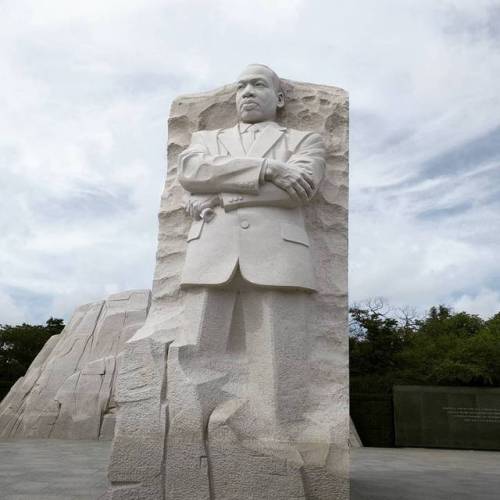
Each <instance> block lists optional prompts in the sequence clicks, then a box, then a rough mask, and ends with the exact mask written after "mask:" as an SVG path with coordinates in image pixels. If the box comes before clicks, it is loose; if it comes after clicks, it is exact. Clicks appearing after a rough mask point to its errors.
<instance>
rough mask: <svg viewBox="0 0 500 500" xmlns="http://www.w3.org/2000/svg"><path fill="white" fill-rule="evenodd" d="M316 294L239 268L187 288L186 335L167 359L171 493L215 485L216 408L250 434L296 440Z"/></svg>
mask: <svg viewBox="0 0 500 500" xmlns="http://www.w3.org/2000/svg"><path fill="white" fill-rule="evenodd" d="M310 298H311V294H309V293H307V292H304V291H290V290H284V289H273V288H269V287H259V286H255V285H253V284H251V283H249V282H247V281H245V280H244V279H243V277H242V276H241V274H240V272H239V270H237V272H236V274H235V276H234V278H233V279H232V280H231V282H230V283H229V284H228V285H225V286H224V287H192V288H190V289H188V290H186V292H185V310H184V319H185V325H184V328H183V334H184V337H183V338H180V339H178V340H177V341H176V342H174V343H173V344H172V345H171V346H170V349H169V355H168V364H167V369H168V373H167V381H168V382H167V388H168V389H167V401H168V415H169V432H168V436H169V437H168V443H167V461H168V462H169V464H168V466H167V471H168V472H169V476H170V477H167V485H166V486H167V499H168V498H176V497H178V498H184V497H183V496H182V495H194V496H191V497H190V498H193V499H195V498H198V496H197V494H196V493H195V492H196V491H203V490H204V489H205V487H208V481H209V479H208V478H209V472H208V470H207V471H206V473H205V472H204V464H205V465H206V468H207V469H208V462H209V460H208V457H209V455H210V450H209V447H210V442H211V441H210V435H209V434H210V419H211V418H212V416H215V415H217V419H218V420H221V419H222V420H224V421H226V422H227V423H228V425H230V426H232V428H234V431H235V433H236V434H238V435H239V436H240V438H242V439H244V438H245V437H248V439H249V440H251V441H256V440H257V441H258V440H262V441H263V442H290V441H294V437H295V436H294V434H295V433H297V432H299V429H300V428H301V422H302V421H303V419H304V408H305V405H306V404H307V393H306V392H307V390H306V387H307V384H305V383H304V377H305V376H306V374H307V361H308V356H309V352H308V351H309V342H308V341H307V322H308V319H307V314H308V311H310V307H308V301H309V300H310ZM203 457H205V458H203ZM204 460H205V462H206V463H205V462H204ZM176 469H178V472H180V469H182V473H179V474H178V475H176V472H175V471H176ZM181 477H182V481H181V480H180V478H181ZM187 478H189V479H188V480H186V479H187ZM205 483H207V484H205ZM186 488H187V490H186ZM197 488H198V490H197ZM186 498H187V497H186Z"/></svg>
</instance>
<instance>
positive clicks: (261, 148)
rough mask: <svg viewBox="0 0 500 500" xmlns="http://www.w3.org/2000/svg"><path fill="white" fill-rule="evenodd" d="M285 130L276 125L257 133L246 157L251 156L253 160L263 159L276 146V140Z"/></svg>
mask: <svg viewBox="0 0 500 500" xmlns="http://www.w3.org/2000/svg"><path fill="white" fill-rule="evenodd" d="M285 130H286V128H285V127H280V126H279V125H276V124H270V125H268V126H267V127H266V128H265V129H264V130H262V131H261V132H259V134H258V135H257V139H256V140H255V142H254V143H253V144H252V147H251V148H250V150H249V151H248V153H247V156H251V157H253V158H263V157H264V156H265V155H266V153H267V152H268V151H269V150H270V149H271V148H272V147H273V146H274V145H275V144H276V142H277V141H278V139H280V138H281V136H282V135H283V133H284V131H285Z"/></svg>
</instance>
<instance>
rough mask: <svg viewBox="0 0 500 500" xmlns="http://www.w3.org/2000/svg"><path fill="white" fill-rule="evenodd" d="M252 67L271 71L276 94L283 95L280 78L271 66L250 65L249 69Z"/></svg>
mask: <svg viewBox="0 0 500 500" xmlns="http://www.w3.org/2000/svg"><path fill="white" fill-rule="evenodd" d="M252 66H257V67H259V68H264V69H266V70H267V71H269V73H271V78H272V80H273V87H274V90H275V92H276V93H279V92H281V93H283V89H282V88H281V80H280V77H279V76H278V75H277V74H276V72H275V71H274V70H272V69H271V68H270V67H269V66H266V65H265V64H258V63H255V64H249V65H248V66H247V67H248V68H250V67H252Z"/></svg>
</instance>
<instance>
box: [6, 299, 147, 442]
mask: <svg viewBox="0 0 500 500" xmlns="http://www.w3.org/2000/svg"><path fill="white" fill-rule="evenodd" d="M150 301H151V293H150V292H149V290H132V291H127V292H122V293H118V294H114V295H111V296H110V297H109V298H108V299H107V300H105V301H104V300H103V301H99V302H94V303H91V304H86V305H83V306H80V307H79V308H78V309H77V310H76V311H75V313H74V314H73V317H72V318H71V320H70V322H69V324H68V325H67V326H66V327H65V329H64V330H63V331H62V332H61V333H60V334H59V335H54V336H53V337H51V338H50V339H49V340H48V342H47V343H46V344H45V346H44V348H43V349H42V350H41V351H40V353H39V354H38V356H37V357H36V359H35V360H34V361H33V363H32V364H31V366H30V368H29V369H28V371H27V373H26V375H25V376H24V377H22V378H20V379H19V380H18V381H17V382H16V384H15V385H14V386H13V387H12V389H11V390H10V392H9V393H8V394H7V396H6V397H5V398H4V399H3V401H2V403H1V404H0V437H3V438H7V437H9V438H11V437H16V438H19V437H30V438H65V439H112V437H113V433H114V421H115V403H114V397H113V388H114V383H115V379H116V373H117V365H118V361H119V354H120V353H121V351H122V349H123V345H124V343H125V342H126V341H127V340H128V339H129V338H130V337H131V336H132V335H133V334H134V333H135V332H136V331H137V329H138V328H140V327H141V326H142V325H143V324H144V321H145V319H146V316H147V312H148V310H149V305H150Z"/></svg>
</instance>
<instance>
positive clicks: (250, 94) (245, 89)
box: [236, 66, 283, 123]
mask: <svg viewBox="0 0 500 500" xmlns="http://www.w3.org/2000/svg"><path fill="white" fill-rule="evenodd" d="M282 106H283V94H282V93H281V92H277V91H276V89H275V88H274V84H273V78H272V75H271V73H270V72H269V71H268V70H267V69H266V68H263V67H259V66H249V67H248V68H247V69H246V70H245V71H243V73H242V74H241V75H240V77H239V78H238V82H237V90H236V108H237V112H238V117H239V118H240V120H241V121H242V122H244V123H259V122H265V121H268V120H274V119H275V118H276V110H277V108H280V107H282Z"/></svg>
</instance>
